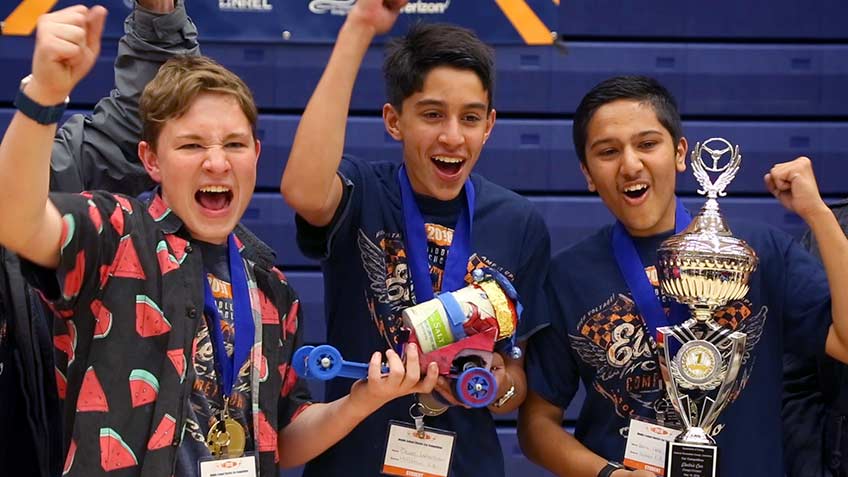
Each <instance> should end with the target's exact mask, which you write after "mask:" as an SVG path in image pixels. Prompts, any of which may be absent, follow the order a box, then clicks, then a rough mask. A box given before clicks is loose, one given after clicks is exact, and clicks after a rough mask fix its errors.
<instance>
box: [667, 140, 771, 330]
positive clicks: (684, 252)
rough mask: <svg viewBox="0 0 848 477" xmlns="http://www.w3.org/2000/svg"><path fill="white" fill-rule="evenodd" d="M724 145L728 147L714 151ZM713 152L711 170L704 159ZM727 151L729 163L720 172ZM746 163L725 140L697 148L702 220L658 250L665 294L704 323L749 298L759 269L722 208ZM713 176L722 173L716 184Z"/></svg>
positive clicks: (694, 165) (753, 254) (695, 169)
mask: <svg viewBox="0 0 848 477" xmlns="http://www.w3.org/2000/svg"><path fill="white" fill-rule="evenodd" d="M715 143H719V144H722V145H725V146H726V147H724V148H721V149H716V148H710V147H709V146H708V145H711V144H715ZM704 152H708V153H709V154H710V156H711V157H712V166H708V165H707V164H706V163H705V161H704V160H703V159H702V157H701V155H702V154H703V153H704ZM727 152H730V153H731V157H730V161H729V162H728V163H727V164H726V165H724V166H722V167H719V161H720V160H721V158H722V156H724V155H725V154H726V153H727ZM741 160H742V156H741V154H739V147H738V146H736V147H735V148H734V147H733V146H732V145H731V144H730V143H729V142H728V141H726V140H725V139H722V138H711V139H708V140H706V141H704V143H703V144H702V143H698V144H697V145H696V146H695V150H694V151H692V156H691V163H692V170H693V172H694V174H695V177H696V178H697V179H698V181H699V182H700V184H701V187H702V189H701V190H699V191H698V192H699V193H700V194H702V195H706V196H707V201H706V203H705V204H704V206H703V207H702V208H701V211H700V212H699V213H698V215H696V216H695V218H694V219H692V222H691V223H690V224H689V226H688V227H686V229H685V230H683V232H681V233H679V234H676V235H673V236H671V237H670V238H668V239H666V240H665V241H664V242H663V243H662V244H661V245H660V247H659V249H658V251H657V258H658V260H657V262H658V263H657V264H658V270H657V271H658V274H659V278H660V286H661V287H662V290H663V292H664V293H665V294H666V295H668V296H670V297H672V298H674V299H675V300H677V301H679V302H681V303H684V304H687V305H689V306H690V307H692V308H695V309H696V313H697V309H698V308H700V309H702V313H700V315H701V318H702V319H708V317H710V316H711V314H712V313H711V312H707V310H706V309H714V308H716V307H718V306H720V305H723V304H725V303H727V302H728V301H730V300H733V299H739V298H742V297H743V296H745V295H746V294H747V293H748V279H749V278H750V274H751V273H752V272H753V271H754V270H755V269H756V268H757V262H758V258H757V254H756V252H754V250H753V249H752V248H751V247H750V246H749V245H748V244H747V243H746V242H745V241H744V240H742V239H739V238H736V237H734V236H733V234H732V233H731V231H730V228H729V227H728V226H727V222H726V221H725V219H724V217H723V216H722V215H721V212H720V210H719V207H718V201H717V198H718V197H724V196H725V195H726V193H725V192H724V189H725V187H727V185H728V184H729V183H730V181H731V180H733V178H734V177H735V175H736V172H737V171H738V170H739V164H740V162H741ZM708 172H719V173H720V175H719V177H718V178H717V180H716V181H715V182H712V181H711V180H710V177H709V175H708Z"/></svg>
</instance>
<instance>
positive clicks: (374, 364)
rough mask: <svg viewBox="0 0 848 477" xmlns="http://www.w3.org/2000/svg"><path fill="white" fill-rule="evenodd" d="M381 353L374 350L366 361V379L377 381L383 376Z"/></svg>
mask: <svg viewBox="0 0 848 477" xmlns="http://www.w3.org/2000/svg"><path fill="white" fill-rule="evenodd" d="M382 367H383V355H381V354H380V353H379V352H374V353H373V354H372V355H371V359H370V360H369V361H368V381H370V382H378V381H379V380H380V379H382V378H383V372H382Z"/></svg>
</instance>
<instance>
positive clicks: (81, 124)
mask: <svg viewBox="0 0 848 477" xmlns="http://www.w3.org/2000/svg"><path fill="white" fill-rule="evenodd" d="M175 3H176V4H175V7H176V8H175V9H174V11H173V12H171V13H168V14H157V13H153V12H150V11H148V10H145V9H143V8H141V7H139V6H136V7H135V9H134V11H133V12H132V13H130V15H129V16H128V17H127V19H126V22H125V23H124V31H125V35H124V36H123V37H122V38H121V40H120V43H119V45H118V55H117V58H116V60H115V89H113V90H112V92H111V94H110V95H109V96H107V97H105V98H103V99H101V100H100V101H99V102H98V103H97V105H96V106H95V108H94V112H93V113H92V115H91V116H83V115H80V114H78V115H74V116H73V117H71V118H70V119H69V120H68V121H66V122H65V124H64V125H63V126H62V128H61V129H60V130H59V131H58V132H57V133H56V138H55V139H54V142H53V154H52V161H51V189H52V190H54V191H62V192H79V191H82V190H110V191H116V192H117V191H120V192H121V193H125V194H127V195H130V196H135V195H138V194H139V193H141V192H143V191H145V190H147V189H149V188H150V187H152V185H153V182H152V181H151V180H150V178H149V177H148V175H147V172H146V171H145V170H144V167H143V166H142V165H141V163H140V162H139V161H138V152H137V147H138V141H139V137H140V136H141V120H140V118H139V114H138V102H139V98H140V97H141V92H142V90H143V89H144V87H145V86H146V85H147V83H149V82H150V80H152V79H153V77H154V76H155V75H156V73H157V72H158V71H159V67H160V66H161V65H162V63H164V62H165V61H167V60H168V59H169V58H171V57H173V56H175V55H197V54H200V50H199V47H198V43H197V29H196V28H195V26H194V24H193V23H192V22H191V20H190V19H189V18H188V16H187V14H186V11H185V6H184V2H183V1H181V0H177V1H176V2H175Z"/></svg>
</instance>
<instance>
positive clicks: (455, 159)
mask: <svg viewBox="0 0 848 477" xmlns="http://www.w3.org/2000/svg"><path fill="white" fill-rule="evenodd" d="M433 159H435V160H437V161H439V162H445V163H447V164H459V163H461V162H462V159H460V158H458V157H447V156H433Z"/></svg>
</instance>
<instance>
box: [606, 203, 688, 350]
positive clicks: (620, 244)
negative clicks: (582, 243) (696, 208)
mask: <svg viewBox="0 0 848 477" xmlns="http://www.w3.org/2000/svg"><path fill="white" fill-rule="evenodd" d="M691 221H692V218H691V217H690V216H689V212H688V211H687V210H686V208H685V207H683V204H682V203H681V202H680V199H677V202H676V206H675V212H674V233H676V234H679V233H680V232H682V231H683V229H685V228H686V227H687V226H688V225H689V222H691ZM612 251H613V255H615V261H616V262H617V263H618V268H619V270H621V274H622V275H623V276H624V281H625V283H627V287H628V288H630V293H631V295H632V296H633V300H634V301H635V302H636V308H637V309H638V310H639V314H641V315H642V319H644V320H645V324H646V325H647V326H648V330H649V331H650V333H651V336H654V335H655V334H656V332H657V328H659V327H662V326H667V325H669V324H670V323H669V317H668V316H666V314H665V311H663V307H662V303H661V302H660V299H659V297H658V296H657V294H656V292H655V291H654V286H653V285H651V281H650V280H648V276H647V274H645V265H644V264H642V259H641V258H639V252H638V251H637V250H636V245H635V244H634V243H633V238H632V237H631V236H630V234H629V233H627V229H625V228H624V225H623V224H622V223H621V222H620V221H616V222H615V226H614V227H613V229H612ZM670 312H671V321H672V322H673V323H682V322H684V321H686V318H687V317H688V316H689V312H688V308H687V307H686V306H685V305H681V304H680V303H672V304H671V310H670Z"/></svg>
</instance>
